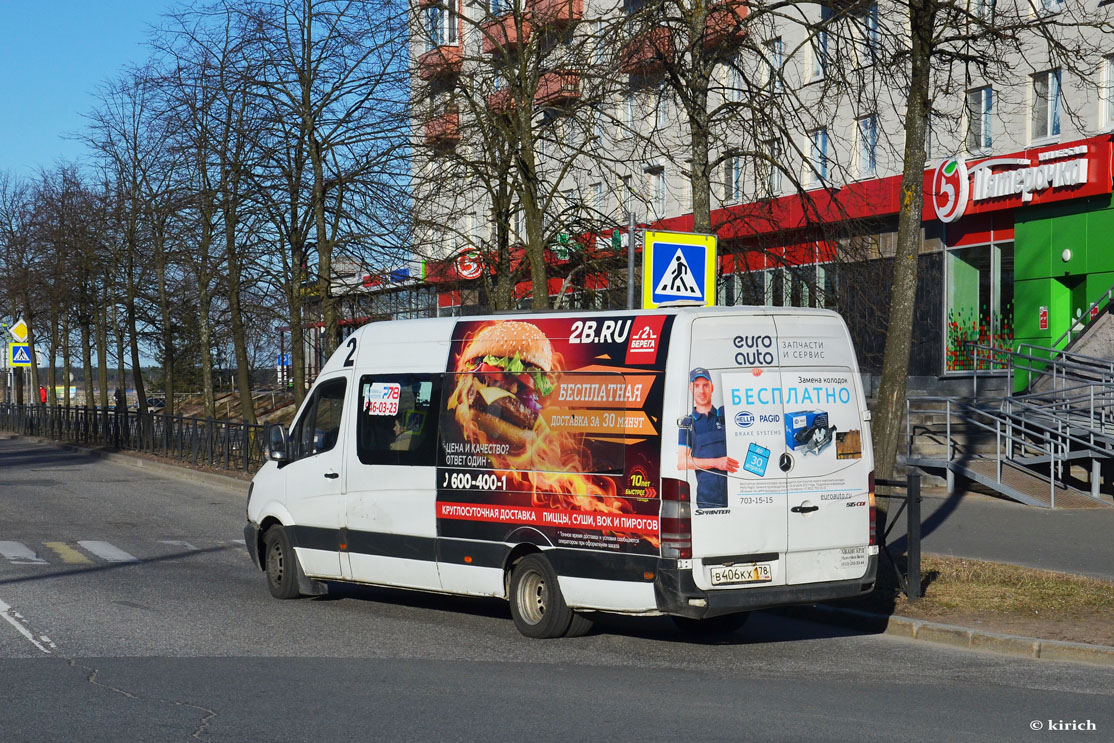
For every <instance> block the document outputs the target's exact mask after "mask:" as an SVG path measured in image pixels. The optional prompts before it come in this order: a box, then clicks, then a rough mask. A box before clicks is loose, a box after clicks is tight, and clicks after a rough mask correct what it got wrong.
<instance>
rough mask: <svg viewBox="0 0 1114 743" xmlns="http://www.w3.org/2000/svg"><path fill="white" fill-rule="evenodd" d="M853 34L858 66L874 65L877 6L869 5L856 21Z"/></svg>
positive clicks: (876, 49) (877, 38)
mask: <svg viewBox="0 0 1114 743" xmlns="http://www.w3.org/2000/svg"><path fill="white" fill-rule="evenodd" d="M854 33H855V35H856V36H857V37H858V38H857V39H856V42H857V43H856V44H855V47H856V52H857V53H858V55H859V64H860V65H863V66H865V65H871V64H874V62H875V60H877V59H878V43H879V37H878V5H877V4H875V5H871V6H870V7H869V8H867V9H866V10H864V11H863V12H862V13H861V14H860V15H859V16H858V17H857V18H856V19H855V26H854Z"/></svg>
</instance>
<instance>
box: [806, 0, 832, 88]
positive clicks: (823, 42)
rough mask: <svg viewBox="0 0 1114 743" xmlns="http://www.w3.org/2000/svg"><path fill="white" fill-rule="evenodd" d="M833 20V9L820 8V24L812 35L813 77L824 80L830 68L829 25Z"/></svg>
mask: <svg viewBox="0 0 1114 743" xmlns="http://www.w3.org/2000/svg"><path fill="white" fill-rule="evenodd" d="M831 22H832V10H831V8H828V7H823V8H821V9H820V26H819V27H818V28H817V30H816V33H815V34H814V35H813V37H812V42H811V43H812V79H813V80H823V79H824V75H825V74H827V70H828V54H829V49H828V26H829V25H830V24H831Z"/></svg>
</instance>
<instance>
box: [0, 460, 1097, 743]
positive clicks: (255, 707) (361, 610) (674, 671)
mask: <svg viewBox="0 0 1114 743" xmlns="http://www.w3.org/2000/svg"><path fill="white" fill-rule="evenodd" d="M244 499H245V492H244V489H243V488H241V487H237V488H229V489H221V488H217V487H212V486H207V485H199V484H196V483H191V482H187V481H181V480H172V479H165V478H162V477H159V476H156V475H153V474H151V473H149V472H147V471H144V470H140V469H134V468H131V467H127V466H123V465H118V464H112V463H109V462H105V461H100V460H97V459H93V458H89V457H85V456H82V455H75V454H72V453H68V452H61V451H59V450H56V449H53V448H50V447H47V446H41V445H36V444H29V443H27V442H23V441H20V440H0V602H3V603H2V604H0V619H2V620H3V621H0V692H2V694H3V701H4V703H3V704H0V740H2V741H5V742H6V743H7V742H19V741H34V742H35V743H39V742H41V741H77V742H82V741H106V742H108V741H111V742H112V743H121V742H126V741H145V742H146V741H196V740H200V741H311V740H312V741H321V740H353V741H359V740H391V741H410V740H414V741H426V740H439V741H440V740H448V741H455V740H468V741H473V740H489V739H499V740H504V739H510V740H514V739H528V740H543V741H544V740H554V741H557V740H559V741H562V743H566V742H567V741H569V740H581V739H589V738H595V739H599V740H639V741H645V740H655V741H656V740H668V739H679V740H685V741H690V740H691V741H704V740H709V741H710V740H723V741H744V740H786V741H788V740H793V741H800V740H809V741H825V740H833V741H837V740H838V741H841V740H850V739H854V740H864V741H875V740H877V741H883V740H885V741H905V740H925V741H928V740H932V741H937V740H973V741H974V740H977V741H985V740H1010V741H1016V740H1035V741H1036V740H1048V739H1050V738H1057V737H1060V736H1063V735H1072V736H1073V737H1075V736H1080V737H1085V738H1091V739H1095V740H1102V739H1109V738H1110V737H1111V734H1112V731H1114V669H1108V668H1102V667H1095V666H1086V665H1075V664H1067V663H1053V662H1041V661H1027V660H1019V659H1014V658H1008V657H1002V656H996V655H990V654H980V653H973V652H963V651H957V650H952V649H949V648H944V647H939V646H933V645H930V644H927V643H915V642H911V641H906V640H901V639H898V638H894V637H888V636H874V635H861V634H855V633H848V632H846V631H843V630H838V629H833V628H828V627H824V626H821V625H816V624H810V623H807V622H800V621H795V620H790V619H784V618H780V617H775V616H772V615H763V614H759V615H756V616H755V617H754V618H753V619H752V621H751V622H750V623H749V624H748V625H747V626H746V627H745V628H744V629H743V630H742V631H741V632H739V633H738V634H736V635H735V636H734V637H733V638H732V639H731V640H730V641H726V642H720V643H700V642H693V641H690V640H688V639H687V638H686V637H685V636H683V635H680V634H678V633H677V632H676V631H674V629H673V627H672V624H671V623H669V622H668V621H666V620H663V619H660V618H649V619H637V618H623V617H612V618H606V619H604V620H602V621H600V622H599V623H598V624H597V629H596V630H595V631H594V632H593V633H592V634H590V635H589V636H587V637H584V638H578V639H567V640H553V641H535V640H529V639H526V638H524V637H522V636H520V635H519V634H518V633H517V631H516V630H515V629H514V626H513V624H512V623H511V621H510V619H509V615H508V612H507V610H506V606H505V604H504V603H503V602H499V601H493V600H475V599H461V598H452V597H442V596H434V595H425V594H416V593H408V592H402V591H393V590H386V589H346V590H338V591H334V592H333V593H332V594H331V595H330V596H328V597H324V598H322V599H313V600H300V601H287V602H280V601H276V600H274V599H272V598H271V597H270V595H269V594H268V593H267V590H266V587H265V585H264V582H263V577H262V575H261V574H260V573H258V572H257V571H256V570H255V569H254V567H252V565H251V564H250V561H249V560H248V558H247V555H246V551H245V550H244V547H243V545H242V543H240V541H239V538H240V530H241V526H242V523H243V519H244V515H243V513H244V512H243V509H244ZM1073 721H1074V722H1075V723H1076V724H1077V725H1080V726H1087V725H1091V726H1094V728H1095V730H1093V731H1089V730H1080V731H1070V732H1061V731H1056V730H1053V731H1048V730H1047V729H1044V730H1040V731H1035V730H1033V729H1032V727H1033V726H1034V724H1035V723H1040V725H1041V726H1042V727H1043V728H1047V727H1048V725H1049V723H1050V722H1051V723H1052V725H1053V726H1054V727H1056V726H1059V725H1061V723H1063V724H1065V725H1067V724H1071V723H1072V722H1073Z"/></svg>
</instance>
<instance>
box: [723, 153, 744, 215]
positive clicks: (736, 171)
mask: <svg viewBox="0 0 1114 743" xmlns="http://www.w3.org/2000/svg"><path fill="white" fill-rule="evenodd" d="M723 170H724V173H723V175H724V179H723V180H724V189H723V200H724V201H727V202H729V203H733V204H737V203H739V202H741V201H742V200H743V158H742V156H741V155H730V156H728V158H727V160H725V161H724V163H723Z"/></svg>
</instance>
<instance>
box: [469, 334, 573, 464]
mask: <svg viewBox="0 0 1114 743" xmlns="http://www.w3.org/2000/svg"><path fill="white" fill-rule="evenodd" d="M552 368H553V347H552V346H551V345H550V343H549V339H548V338H546V337H545V334H543V333H542V331H541V330H539V329H538V328H537V327H536V326H535V325H531V324H530V323H525V322H515V321H505V322H499V323H495V324H492V325H488V326H487V327H485V328H483V329H481V330H480V331H479V332H478V333H476V335H475V336H473V337H472V339H471V341H470V342H469V343H468V345H467V346H466V347H465V349H464V352H463V353H462V354H461V356H460V361H459V362H458V365H457V371H458V372H463V375H462V377H461V379H460V382H459V383H458V385H457V395H456V396H455V402H456V406H457V410H456V419H457V422H458V423H459V424H460V426H461V429H462V430H463V431H464V433H465V435H468V436H472V435H473V433H474V432H475V431H474V429H478V430H479V431H481V432H482V433H483V434H485V435H486V436H487V438H488V440H490V441H501V442H503V443H506V444H509V445H510V446H511V448H512V449H514V450H523V449H526V448H527V447H529V445H530V444H531V443H533V442H534V440H535V439H536V438H537V432H536V431H537V423H538V415H539V414H540V413H541V398H544V397H546V396H547V395H549V394H550V393H551V392H552V391H553V388H554V383H553V379H552V378H551V376H550V372H551V370H552Z"/></svg>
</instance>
